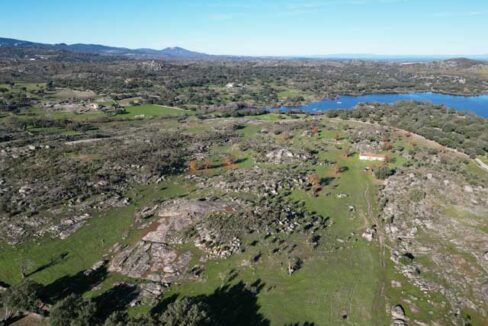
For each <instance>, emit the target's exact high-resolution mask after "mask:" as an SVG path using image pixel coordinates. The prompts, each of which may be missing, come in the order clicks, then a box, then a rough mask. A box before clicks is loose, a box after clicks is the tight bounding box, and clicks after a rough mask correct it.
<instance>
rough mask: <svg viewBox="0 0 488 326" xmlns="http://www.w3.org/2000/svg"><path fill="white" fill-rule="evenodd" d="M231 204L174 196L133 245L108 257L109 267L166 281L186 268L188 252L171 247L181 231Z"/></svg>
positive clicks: (117, 270)
mask: <svg viewBox="0 0 488 326" xmlns="http://www.w3.org/2000/svg"><path fill="white" fill-rule="evenodd" d="M233 205H234V204H230V203H226V202H223V201H198V200H182V199H180V200H175V201H171V202H168V203H167V204H165V205H164V206H163V207H162V208H161V209H160V211H159V212H158V216H159V220H157V221H156V222H155V223H154V224H153V225H151V226H149V227H148V230H147V233H146V234H145V235H144V236H143V238H142V239H141V240H140V241H139V242H137V243H136V244H135V245H133V246H130V247H128V248H125V249H123V250H121V251H120V252H119V253H118V254H116V255H115V257H114V258H113V259H112V261H111V262H110V265H109V271H112V272H118V273H121V274H124V275H127V276H130V277H134V278H144V279H147V280H151V281H153V282H160V283H166V284H170V283H173V282H174V281H176V280H178V279H179V278H180V277H181V276H182V275H184V274H185V273H186V272H187V269H188V265H189V263H190V260H191V253H190V252H182V251H180V250H177V249H175V248H174V247H173V245H175V244H177V243H179V242H180V240H181V231H183V230H185V229H186V228H188V227H190V226H192V225H194V224H195V223H197V222H198V221H200V220H201V219H203V218H204V217H206V216H208V215H210V214H213V213H217V212H223V211H226V212H227V211H232V210H233Z"/></svg>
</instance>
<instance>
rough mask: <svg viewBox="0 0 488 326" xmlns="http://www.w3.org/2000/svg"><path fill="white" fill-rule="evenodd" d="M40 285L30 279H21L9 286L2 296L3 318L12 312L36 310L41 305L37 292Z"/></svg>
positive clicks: (8, 316) (9, 315)
mask: <svg viewBox="0 0 488 326" xmlns="http://www.w3.org/2000/svg"><path fill="white" fill-rule="evenodd" d="M41 288H42V286H41V285H40V284H39V283H36V282H34V281H31V280H27V279H26V280H23V281H22V282H20V283H19V284H17V285H14V286H12V287H10V288H9V289H8V290H7V291H6V292H5V293H4V294H3V296H2V301H3V306H4V308H5V319H8V318H10V317H11V316H12V314H13V313H14V312H38V311H39V310H40V306H41V305H42V302H41V300H40V299H39V293H40V290H41Z"/></svg>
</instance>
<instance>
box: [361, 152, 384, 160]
mask: <svg viewBox="0 0 488 326" xmlns="http://www.w3.org/2000/svg"><path fill="white" fill-rule="evenodd" d="M359 159H360V160H362V161H384V160H385V159H386V157H385V155H382V154H374V153H360V154H359Z"/></svg>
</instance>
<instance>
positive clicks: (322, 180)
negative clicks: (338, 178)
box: [320, 177, 335, 186]
mask: <svg viewBox="0 0 488 326" xmlns="http://www.w3.org/2000/svg"><path fill="white" fill-rule="evenodd" d="M334 180H335V178H334V177H325V178H320V185H321V186H328V185H330V184H331V183H332V181H334Z"/></svg>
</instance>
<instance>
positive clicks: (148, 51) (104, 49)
mask: <svg viewBox="0 0 488 326" xmlns="http://www.w3.org/2000/svg"><path fill="white" fill-rule="evenodd" d="M2 46H10V47H39V48H43V49H56V50H65V51H71V52H78V53H91V54H99V55H121V56H127V57H135V58H146V59H151V58H152V59H179V60H219V59H229V60H242V59H253V58H260V59H285V60H286V59H304V60H374V61H435V60H450V59H457V58H466V59H470V60H488V54H480V55H382V54H364V53H359V54H353V53H350V54H348V53H342V54H325V55H290V56H278V55H277V56H245V55H219V54H208V53H203V52H198V51H192V50H188V49H185V48H182V47H179V46H173V47H165V48H163V49H160V50H158V49H152V48H136V49H130V48H126V47H116V46H109V45H103V44H93V43H73V44H67V43H55V44H49V43H40V42H33V41H26V40H19V39H13V38H4V37H0V47H2Z"/></svg>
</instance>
